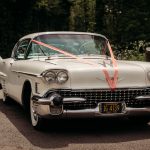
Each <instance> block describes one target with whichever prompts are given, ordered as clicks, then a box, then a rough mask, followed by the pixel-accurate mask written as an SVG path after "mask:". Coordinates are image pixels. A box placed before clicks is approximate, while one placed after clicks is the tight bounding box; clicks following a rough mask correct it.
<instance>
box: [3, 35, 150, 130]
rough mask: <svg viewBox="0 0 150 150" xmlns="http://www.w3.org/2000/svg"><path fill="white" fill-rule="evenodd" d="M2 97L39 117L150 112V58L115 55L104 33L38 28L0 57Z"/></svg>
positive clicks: (35, 121)
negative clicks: (40, 30)
mask: <svg viewBox="0 0 150 150" xmlns="http://www.w3.org/2000/svg"><path fill="white" fill-rule="evenodd" d="M0 87H1V89H2V91H3V101H4V102H6V101H7V100H8V99H9V98H13V99H14V100H15V101H17V102H18V103H20V104H21V105H22V106H23V107H24V108H25V109H27V110H30V111H29V112H30V115H31V123H32V126H33V127H35V128H36V129H39V128H40V127H41V124H42V123H43V119H44V118H64V117H71V118H73V117H77V118H81V117H83V118H86V117H118V116H120V117H121V116H122V117H123V116H125V117H141V118H142V119H140V120H139V121H147V122H148V121H149V115H150V63H148V62H136V61H132V62H131V61H121V60H116V59H115V57H114V55H113V51H112V49H111V46H110V44H109V41H108V39H107V38H106V37H105V36H103V35H100V34H94V33H84V32H43V33H34V34H30V35H27V36H24V37H23V38H21V39H20V40H19V41H18V42H17V43H16V45H15V47H14V49H13V51H12V55H11V58H8V59H2V58H0Z"/></svg>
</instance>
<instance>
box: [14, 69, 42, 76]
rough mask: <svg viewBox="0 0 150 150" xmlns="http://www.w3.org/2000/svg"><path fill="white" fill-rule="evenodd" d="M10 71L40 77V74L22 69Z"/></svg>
mask: <svg viewBox="0 0 150 150" xmlns="http://www.w3.org/2000/svg"><path fill="white" fill-rule="evenodd" d="M12 72H15V73H20V74H25V75H29V76H34V77H38V78H40V77H42V76H41V75H39V74H34V73H28V72H23V71H16V70H12Z"/></svg>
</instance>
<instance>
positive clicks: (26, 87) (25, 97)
mask: <svg viewBox="0 0 150 150" xmlns="http://www.w3.org/2000/svg"><path fill="white" fill-rule="evenodd" d="M31 92H32V83H31V81H30V80H25V82H24V84H23V88H22V95H21V101H22V105H23V108H24V109H25V110H28V109H29V108H30V97H31Z"/></svg>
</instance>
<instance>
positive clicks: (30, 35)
mask: <svg viewBox="0 0 150 150" xmlns="http://www.w3.org/2000/svg"><path fill="white" fill-rule="evenodd" d="M44 34H82V35H95V36H101V37H103V38H105V39H106V40H107V38H106V37H105V36H104V35H101V34H97V33H90V32H72V31H57V32H38V33H32V34H28V35H26V36H24V37H22V38H21V39H20V40H19V41H21V40H24V39H33V38H35V37H37V36H39V35H44Z"/></svg>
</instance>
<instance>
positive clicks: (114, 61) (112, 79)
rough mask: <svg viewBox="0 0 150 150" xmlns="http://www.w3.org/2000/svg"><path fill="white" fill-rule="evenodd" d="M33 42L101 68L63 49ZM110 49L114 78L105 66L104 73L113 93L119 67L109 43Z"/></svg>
mask: <svg viewBox="0 0 150 150" xmlns="http://www.w3.org/2000/svg"><path fill="white" fill-rule="evenodd" d="M32 42H34V43H36V44H38V45H41V46H44V47H47V48H50V49H52V50H54V51H57V52H59V53H62V54H64V55H66V56H69V57H71V58H75V59H77V60H78V61H79V62H82V63H86V64H89V65H93V66H96V67H99V65H98V64H96V63H94V62H91V61H89V60H88V61H87V60H84V59H82V58H80V57H78V56H76V55H73V54H71V53H68V52H66V51H63V50H62V49H59V48H57V47H54V46H52V45H48V44H45V43H43V42H40V41H37V40H32ZM108 49H109V52H110V56H111V61H112V64H113V68H114V75H113V77H110V75H109V73H108V71H107V68H106V67H105V66H103V68H102V70H103V73H104V75H105V79H106V81H107V83H108V85H109V87H110V89H111V90H112V91H114V90H115V89H116V86H117V80H118V66H117V62H116V59H115V58H114V54H113V51H112V48H111V46H110V44H109V43H108Z"/></svg>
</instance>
